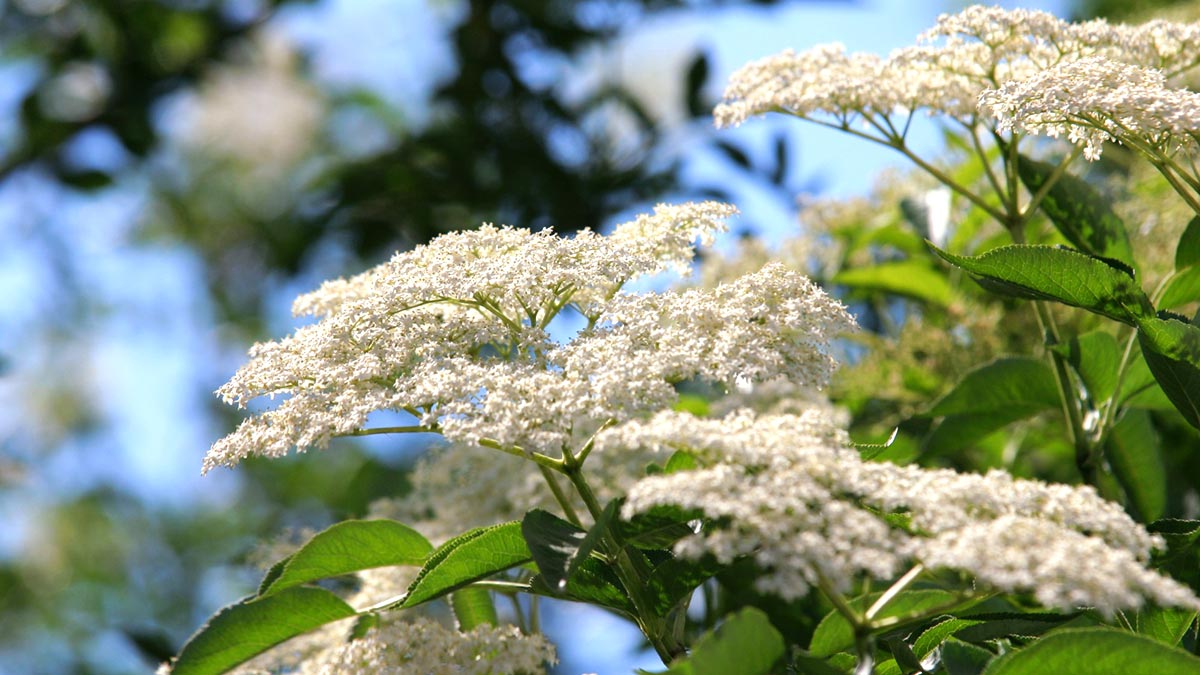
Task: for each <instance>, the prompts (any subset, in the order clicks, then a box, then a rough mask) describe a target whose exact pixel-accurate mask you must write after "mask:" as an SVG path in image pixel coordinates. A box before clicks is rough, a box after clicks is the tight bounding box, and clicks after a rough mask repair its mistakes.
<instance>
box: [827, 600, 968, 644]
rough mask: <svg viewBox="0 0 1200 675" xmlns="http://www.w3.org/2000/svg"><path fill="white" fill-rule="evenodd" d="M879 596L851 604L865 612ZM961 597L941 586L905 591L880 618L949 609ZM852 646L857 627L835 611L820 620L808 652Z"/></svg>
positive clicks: (884, 609)
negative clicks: (852, 625) (942, 588)
mask: <svg viewBox="0 0 1200 675" xmlns="http://www.w3.org/2000/svg"><path fill="white" fill-rule="evenodd" d="M880 595H881V594H880V593H870V594H867V595H865V596H860V597H858V598H855V599H854V600H852V601H850V603H851V606H852V607H855V608H856V609H858V610H860V611H865V610H866V609H867V608H868V607H870V606H871V603H873V602H875V600H876V599H877V598H878V597H879V596H880ZM958 598H959V596H958V595H956V594H954V593H951V592H950V591H943V590H940V589H919V590H910V591H904V592H903V593H900V594H899V595H897V596H896V597H895V598H894V599H893V600H892V601H891V602H890V603H888V605H887V606H886V607H884V608H883V611H882V612H880V613H879V615H878V616H877V618H880V619H883V618H888V617H895V616H907V615H910V614H911V615H915V614H919V613H921V612H924V611H927V610H934V609H938V608H949V607H950V606H951V605H952V604H953V603H954V601H955V600H957V599H958ZM964 604H965V603H964ZM853 646H854V629H853V628H852V627H851V626H850V622H849V621H847V620H846V617H844V616H842V615H841V614H840V613H838V612H837V611H832V612H830V613H829V614H826V615H825V618H823V619H821V623H819V624H817V629H816V630H815V631H814V632H813V637H812V643H811V644H810V645H809V647H808V651H809V652H811V653H812V654H813V655H814V656H830V655H832V654H836V653H837V652H840V651H843V650H845V649H849V648H851V647H853Z"/></svg>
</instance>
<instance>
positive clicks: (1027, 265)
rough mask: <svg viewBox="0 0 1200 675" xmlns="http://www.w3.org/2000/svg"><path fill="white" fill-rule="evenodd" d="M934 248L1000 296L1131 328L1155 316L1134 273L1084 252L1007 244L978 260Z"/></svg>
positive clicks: (951, 262)
mask: <svg viewBox="0 0 1200 675" xmlns="http://www.w3.org/2000/svg"><path fill="white" fill-rule="evenodd" d="M929 246H930V248H932V249H933V251H934V253H936V254H938V255H939V256H941V257H942V258H943V259H945V260H946V261H947V262H949V263H950V264H952V265H956V266H958V267H961V268H963V269H964V270H966V271H968V272H970V273H971V274H972V276H974V277H975V280H976V281H978V282H979V284H980V285H981V286H983V287H984V288H986V289H988V290H990V291H993V292H996V293H1000V294H1003V295H1011V296H1014V297H1018V298H1028V299H1035V300H1037V299H1041V300H1055V301H1057V302H1061V303H1064V304H1067V305H1071V306H1073V307H1082V308H1083V309H1086V310H1088V311H1090V312H1095V313H1096V314H1100V315H1102V316H1107V317H1108V318H1110V319H1114V320H1116V321H1120V322H1121V323H1126V324H1129V325H1131V326H1132V325H1135V324H1136V323H1137V321H1138V320H1139V319H1144V318H1147V317H1150V316H1152V315H1153V314H1154V308H1153V307H1152V306H1151V305H1150V299H1149V298H1147V297H1146V294H1145V293H1143V292H1142V289H1141V288H1140V287H1139V286H1138V284H1137V281H1136V280H1135V279H1134V278H1133V274H1132V273H1131V272H1130V271H1129V270H1126V269H1119V268H1118V267H1115V266H1113V265H1112V264H1110V263H1109V262H1107V261H1104V260H1101V259H1099V258H1093V257H1091V256H1088V255H1085V254H1083V253H1080V252H1078V251H1072V250H1069V249H1064V248H1055V247H1052V246H1025V245H1016V246H1001V247H1000V248H995V249H992V250H990V251H988V252H987V253H984V254H983V255H978V256H958V255H954V254H952V253H947V252H945V251H943V250H941V249H939V248H938V247H936V246H934V245H933V244H930V245H929Z"/></svg>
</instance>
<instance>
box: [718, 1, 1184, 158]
mask: <svg viewBox="0 0 1200 675" xmlns="http://www.w3.org/2000/svg"><path fill="white" fill-rule="evenodd" d="M1092 57H1103V58H1106V59H1109V60H1113V61H1116V62H1119V63H1124V64H1128V65H1132V66H1139V67H1143V68H1159V69H1163V70H1165V71H1167V73H1168V74H1170V75H1174V74H1177V73H1182V72H1185V71H1187V70H1189V69H1191V68H1194V67H1195V66H1196V65H1197V63H1200V24H1176V23H1171V22H1165V21H1155V22H1151V23H1148V24H1144V25H1142V26H1125V25H1113V24H1109V23H1107V22H1106V21H1102V20H1097V21H1088V22H1084V23H1071V22H1068V21H1064V20H1063V19H1060V18H1058V17H1056V16H1054V15H1052V14H1049V13H1047V12H1042V11H1031V10H1023V9H1017V10H1008V9H1002V8H999V7H983V6H974V7H969V8H967V9H965V10H963V11H962V12H959V13H957V14H944V15H942V16H941V17H939V18H938V20H937V23H936V24H935V25H934V26H933V27H932V28H930V29H929V30H928V31H926V32H924V33H922V34H921V35H920V36H919V37H918V39H917V43H916V44H915V45H913V46H910V47H905V48H902V49H898V50H896V51H894V52H893V53H892V54H890V55H888V56H886V57H883V56H877V55H874V54H847V53H846V52H845V50H844V49H843V48H842V47H841V46H840V45H822V46H818V47H814V48H812V49H809V50H807V51H804V52H800V53H796V52H792V51H790V50H789V51H785V52H783V53H781V54H779V55H776V56H772V57H768V58H765V59H762V60H760V61H755V62H753V63H750V64H748V65H746V66H744V67H742V68H741V69H739V70H738V71H736V72H735V73H734V74H733V76H732V77H731V78H730V81H729V85H728V88H727V89H726V91H725V96H724V101H723V102H722V103H721V104H720V105H719V106H717V109H716V111H715V112H714V117H715V119H716V123H717V126H719V127H728V126H736V125H738V124H741V123H742V122H744V121H745V120H746V119H748V118H749V117H752V116H754V115H760V114H764V113H767V112H786V113H790V114H793V115H796V116H799V117H804V118H812V119H816V120H820V121H823V122H824V123H827V124H832V125H835V126H840V127H843V128H846V129H851V128H854V127H855V125H856V124H857V122H859V121H866V125H864V129H872V127H873V129H872V130H871V131H868V132H867V133H872V134H873V133H875V132H879V134H881V135H883V136H885V137H888V138H889V139H891V140H893V141H895V140H896V139H899V138H901V137H902V136H903V135H904V133H903V131H902V130H901V128H900V127H891V126H890V125H889V124H888V121H889V120H888V118H889V117H890V116H893V115H898V116H901V117H903V116H907V115H911V114H912V113H913V112H916V111H918V110H922V111H925V112H927V113H929V114H931V115H932V114H937V115H945V116H948V117H950V118H952V119H955V120H957V121H959V122H961V123H963V124H965V125H967V126H975V125H976V124H977V123H978V121H979V119H978V118H979V113H980V110H979V107H978V103H977V101H978V98H979V96H980V94H982V93H983V92H985V91H987V90H989V89H994V88H997V87H1001V86H1003V85H1005V84H1007V83H1010V82H1019V81H1022V80H1025V79H1027V78H1030V77H1033V76H1035V75H1037V74H1038V73H1040V72H1042V71H1044V70H1047V69H1052V68H1057V67H1060V66H1063V65H1065V64H1070V63H1073V62H1075V61H1079V60H1081V59H1088V58H1092ZM860 118H861V119H860Z"/></svg>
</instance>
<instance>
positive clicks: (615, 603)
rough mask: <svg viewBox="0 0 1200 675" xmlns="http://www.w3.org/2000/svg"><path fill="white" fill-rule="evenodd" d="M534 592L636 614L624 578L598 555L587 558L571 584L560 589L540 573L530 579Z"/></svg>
mask: <svg viewBox="0 0 1200 675" xmlns="http://www.w3.org/2000/svg"><path fill="white" fill-rule="evenodd" d="M529 590H530V592H531V593H536V594H538V595H545V596H547V597H551V598H559V599H563V600H574V601H577V602H586V603H589V604H592V605H599V606H601V607H607V608H609V609H611V610H614V611H616V612H619V613H621V614H624V615H625V616H627V617H629V618H631V619H632V618H633V617H634V616H635V614H636V612H635V610H634V607H633V604H632V603H631V602H630V601H629V594H628V593H626V592H625V589H624V588H623V587H622V586H621V582H620V580H619V579H618V578H617V575H616V574H614V573H613V571H612V570H610V569H609V568H608V565H606V564H605V563H603V562H601V561H600V560H597V559H595V558H583V559H582V560H581V562H580V563H579V564H578V565H577V566H576V567H575V569H574V571H573V572H572V573H571V578H570V579H568V580H567V587H566V588H565V589H564V588H559V587H558V586H557V584H556V585H555V586H554V587H551V586H550V584H549V583H547V581H546V580H545V579H543V578H542V575H540V574H539V575H537V576H535V577H534V578H533V579H531V580H530V582H529Z"/></svg>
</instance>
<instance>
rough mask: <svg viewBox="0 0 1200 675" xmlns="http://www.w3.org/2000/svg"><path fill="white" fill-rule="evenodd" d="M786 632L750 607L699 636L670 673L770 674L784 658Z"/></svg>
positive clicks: (672, 667) (697, 674) (696, 674)
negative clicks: (781, 632)
mask: <svg viewBox="0 0 1200 675" xmlns="http://www.w3.org/2000/svg"><path fill="white" fill-rule="evenodd" d="M783 655H784V642H783V636H782V635H780V634H779V631H777V630H775V627H774V626H772V625H771V622H770V620H768V619H767V615H766V614H764V613H763V612H762V611H761V610H758V609H755V608H753V607H747V608H745V609H742V610H741V611H739V612H737V613H736V614H731V615H730V616H727V617H725V620H724V621H722V622H721V625H719V626H717V627H716V629H715V630H713V631H712V632H710V633H706V634H704V635H702V636H700V639H699V640H697V641H696V644H695V646H694V647H693V648H692V652H691V653H690V654H688V655H687V656H685V657H682V658H680V659H676V660H675V661H673V662H672V663H671V668H670V669H669V670H667V671H666V672H667V673H668V674H669V675H730V673H737V674H738V675H768V674H769V673H771V672H772V668H773V667H774V666H775V664H776V663H777V662H778V661H779V660H780V659H782V658H783Z"/></svg>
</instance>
